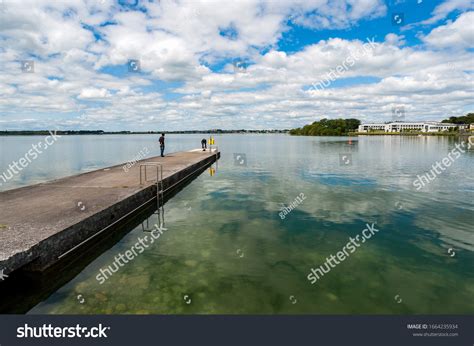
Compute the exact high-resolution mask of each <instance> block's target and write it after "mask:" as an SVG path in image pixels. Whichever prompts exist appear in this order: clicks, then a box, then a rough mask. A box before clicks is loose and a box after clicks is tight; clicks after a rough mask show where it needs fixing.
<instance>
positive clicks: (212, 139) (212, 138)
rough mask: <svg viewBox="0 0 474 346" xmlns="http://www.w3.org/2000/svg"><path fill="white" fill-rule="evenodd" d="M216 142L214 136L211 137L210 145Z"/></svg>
mask: <svg viewBox="0 0 474 346" xmlns="http://www.w3.org/2000/svg"><path fill="white" fill-rule="evenodd" d="M214 144H215V141H214V137H212V136H211V137H210V138H209V145H214Z"/></svg>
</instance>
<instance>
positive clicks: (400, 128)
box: [358, 121, 469, 132]
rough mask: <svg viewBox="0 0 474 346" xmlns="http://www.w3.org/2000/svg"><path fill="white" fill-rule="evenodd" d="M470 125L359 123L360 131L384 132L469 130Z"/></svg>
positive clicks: (433, 122)
mask: <svg viewBox="0 0 474 346" xmlns="http://www.w3.org/2000/svg"><path fill="white" fill-rule="evenodd" d="M468 128H469V125H464V124H449V123H440V122H437V121H424V122H401V121H394V122H389V123H369V124H362V125H359V129H358V132H371V131H384V132H409V131H416V132H442V131H449V130H451V131H452V130H457V129H460V130H467V129H468Z"/></svg>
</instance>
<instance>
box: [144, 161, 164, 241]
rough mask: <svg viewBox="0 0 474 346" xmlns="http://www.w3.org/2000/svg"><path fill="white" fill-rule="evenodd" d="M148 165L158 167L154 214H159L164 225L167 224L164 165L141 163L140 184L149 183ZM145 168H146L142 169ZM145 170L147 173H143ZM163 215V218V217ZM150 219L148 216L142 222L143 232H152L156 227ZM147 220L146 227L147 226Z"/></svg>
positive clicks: (159, 222) (159, 218) (160, 222)
mask: <svg viewBox="0 0 474 346" xmlns="http://www.w3.org/2000/svg"><path fill="white" fill-rule="evenodd" d="M147 167H156V212H154V213H153V215H157V216H158V225H159V226H160V227H163V226H164V225H165V209H164V205H165V198H164V187H163V165H162V164H161V163H158V162H143V163H141V164H140V185H143V184H144V183H147V182H148V181H151V180H147V174H146V171H147V170H146V169H147ZM142 168H144V169H142ZM142 172H144V173H145V174H142ZM160 202H161V203H160ZM161 216H163V220H162V217H161ZM149 219H150V218H147V219H146V220H145V221H143V222H142V230H143V232H151V231H153V230H154V228H150V225H149ZM145 222H146V227H145V225H144V224H145Z"/></svg>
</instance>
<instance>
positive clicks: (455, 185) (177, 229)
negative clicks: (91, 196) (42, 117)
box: [0, 135, 474, 314]
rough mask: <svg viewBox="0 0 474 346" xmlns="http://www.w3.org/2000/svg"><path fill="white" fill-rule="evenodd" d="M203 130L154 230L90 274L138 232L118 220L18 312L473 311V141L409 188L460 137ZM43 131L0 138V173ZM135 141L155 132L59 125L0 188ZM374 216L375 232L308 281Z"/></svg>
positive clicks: (179, 142)
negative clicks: (61, 279)
mask: <svg viewBox="0 0 474 346" xmlns="http://www.w3.org/2000/svg"><path fill="white" fill-rule="evenodd" d="M202 137H203V135H169V136H167V142H168V143H167V151H168V152H173V151H180V150H190V149H193V148H197V147H199V146H200V144H199V143H200V139H201V138H202ZM215 138H216V144H217V145H218V146H219V149H220V150H221V152H222V158H221V160H219V162H218V165H217V167H216V165H214V166H213V167H214V169H216V173H215V174H213V175H212V174H210V171H206V172H204V173H203V174H202V175H201V176H199V177H198V178H197V179H195V180H194V181H193V182H192V183H191V184H190V185H188V186H187V187H185V188H184V189H183V190H182V191H181V192H179V193H178V194H177V195H176V196H175V197H173V198H172V199H171V200H169V201H168V202H167V203H166V205H165V206H164V210H165V220H166V223H165V226H166V228H167V231H165V232H164V233H163V235H162V236H161V237H160V238H159V239H157V240H156V241H155V242H154V243H153V244H152V245H151V246H149V248H147V249H146V250H145V251H144V252H143V253H141V254H139V255H138V256H137V257H136V258H135V259H134V260H133V261H131V262H130V263H128V264H126V265H125V266H123V267H121V268H120V269H119V270H118V271H117V272H116V273H114V274H113V276H111V277H110V278H109V279H108V280H107V281H106V282H105V283H104V284H102V285H101V284H100V283H99V281H98V280H97V279H96V276H97V275H98V274H99V271H100V269H101V268H106V267H107V266H109V265H111V264H112V263H113V261H114V257H115V256H117V255H118V254H119V253H125V251H126V250H128V249H130V248H131V247H132V246H133V245H134V244H135V243H137V239H138V237H143V235H144V232H143V231H142V228H141V227H140V226H139V227H136V228H135V229H133V230H130V232H128V233H127V234H126V235H125V236H124V237H123V238H122V239H121V240H120V241H119V242H118V243H117V244H116V245H114V246H113V247H112V248H110V249H109V250H107V251H105V252H104V253H102V254H101V255H100V256H99V257H97V258H96V259H95V260H94V261H93V262H91V263H90V264H89V265H88V266H87V267H86V268H84V269H83V270H82V271H81V272H80V274H78V275H77V276H76V277H74V279H73V280H71V281H70V282H68V283H67V284H65V285H64V286H63V287H61V288H60V289H58V290H57V291H56V292H54V293H53V294H51V295H50V296H49V297H48V298H47V299H46V300H44V301H42V302H38V304H37V305H36V307H34V308H33V309H32V310H31V311H30V313H54V314H111V313H130V314H138V313H140V314H174V313H177V314H188V313H190V314H194V313H198V314H212V313H224V314H241V313H243V314H248V313H256V314H259V313H263V314H300V313H318V314H319V313H324V314H327V313H328V314H339V313H346V314H352V313H355V314H361V313H367V314H421V313H427V314H431V313H447V314H448V313H474V300H473V299H472V297H473V296H474V269H473V268H474V266H473V263H474V228H473V221H474V213H473V211H474V200H473V196H474V194H473V192H474V176H473V174H472V172H473V171H474V169H473V168H474V151H473V150H469V151H467V150H466V152H465V153H463V154H462V155H461V156H460V157H459V158H457V159H456V160H455V162H454V163H453V164H452V165H451V166H450V167H449V168H447V169H445V170H444V171H443V172H441V174H439V175H438V176H437V178H436V179H435V180H434V181H432V182H431V183H429V184H426V186H424V187H423V188H422V189H420V190H416V189H415V187H414V186H413V181H414V179H416V176H417V175H421V174H423V173H425V172H427V171H429V170H430V169H431V165H432V164H434V163H435V162H436V161H441V159H442V158H443V157H445V156H447V154H448V153H449V151H450V150H452V149H453V148H454V146H455V145H456V143H459V142H460V141H461V140H460V139H457V138H447V137H398V136H383V137H378V136H377V137H369V136H368V137H359V138H352V139H351V141H350V142H349V139H348V138H344V137H341V138H338V137H292V136H287V135H220V136H215ZM41 139H43V137H0V143H1V148H0V152H1V156H0V168H1V171H5V170H6V168H7V165H8V164H9V163H10V162H11V161H12V160H18V158H19V157H21V156H23V155H24V154H25V152H27V151H28V149H30V148H31V144H32V143H34V142H37V141H39V140H41ZM145 147H146V148H148V150H149V152H150V154H149V156H154V155H158V153H159V148H158V145H157V137H156V136H152V135H123V136H120V135H106V136H63V137H62V138H60V139H59V140H58V142H57V143H55V144H54V145H53V146H51V147H50V148H49V149H48V150H47V151H46V152H45V153H43V154H42V155H40V156H39V157H38V159H37V160H35V161H34V162H32V163H31V164H30V165H29V166H28V167H27V168H25V169H24V170H23V171H22V172H21V174H20V175H17V176H15V177H14V179H12V180H10V181H9V182H8V183H7V184H3V186H1V187H0V189H2V190H5V189H10V188H15V187H19V186H23V185H27V184H32V183H38V182H41V181H46V180H50V179H53V178H57V177H62V176H67V175H72V174H76V173H79V172H85V171H88V170H95V169H98V168H102V167H105V166H110V165H113V164H118V163H122V162H126V161H128V160H132V158H133V157H134V156H135V155H136V154H137V153H138V152H139V151H140V150H142V149H143V148H145ZM302 193H303V194H304V197H305V199H304V201H302V203H299V204H298V205H297V206H296V207H295V208H294V209H293V210H292V211H291V212H290V213H289V214H288V215H286V216H285V218H284V219H282V218H281V217H280V216H279V213H281V208H282V207H283V205H289V204H290V203H291V202H293V201H294V200H295V199H296V197H298V196H301V194H302ZM281 215H283V214H281ZM155 218H156V216H152V217H151V222H154V221H155ZM0 223H1V220H0ZM372 223H374V224H375V227H376V228H377V229H378V230H379V232H377V233H376V234H375V235H374V236H373V237H372V238H370V239H368V240H367V241H366V242H365V243H363V244H360V247H358V248H356V251H355V252H354V253H351V254H350V256H349V257H348V258H346V259H345V260H344V261H341V262H340V264H338V265H337V266H335V267H334V268H332V270H331V271H329V272H328V273H326V274H325V275H324V276H323V277H321V278H320V279H319V280H318V281H317V282H316V283H315V284H311V283H310V281H308V279H307V276H308V274H309V273H310V270H311V268H316V267H318V266H320V265H323V264H324V262H325V261H326V257H328V256H330V255H331V254H334V255H335V254H336V253H337V252H338V251H340V250H342V248H343V247H344V245H345V244H346V243H347V242H348V240H349V237H355V236H356V235H359V234H361V232H362V230H364V229H365V228H366V224H370V225H371V224H372ZM78 297H80V298H79V299H78Z"/></svg>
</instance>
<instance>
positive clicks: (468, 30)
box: [423, 12, 474, 49]
mask: <svg viewBox="0 0 474 346" xmlns="http://www.w3.org/2000/svg"><path fill="white" fill-rule="evenodd" d="M423 41H425V42H426V43H427V44H428V45H430V46H432V47H436V48H461V49H467V48H472V47H474V12H466V13H463V14H462V15H460V16H459V18H457V19H456V21H454V22H448V23H447V24H446V25H442V26H439V27H437V28H435V29H433V30H432V31H431V32H430V33H429V34H428V35H427V36H426V37H424V38H423Z"/></svg>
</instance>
